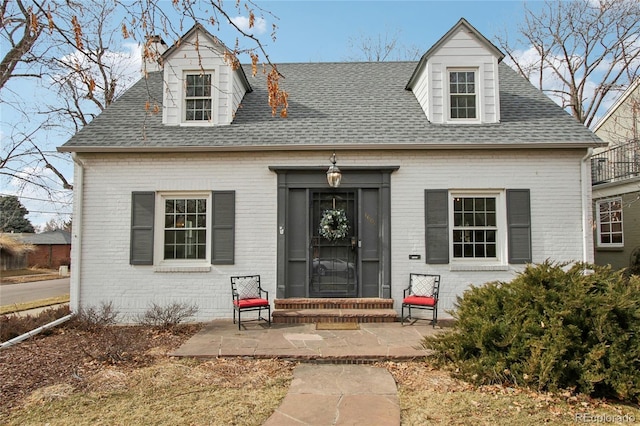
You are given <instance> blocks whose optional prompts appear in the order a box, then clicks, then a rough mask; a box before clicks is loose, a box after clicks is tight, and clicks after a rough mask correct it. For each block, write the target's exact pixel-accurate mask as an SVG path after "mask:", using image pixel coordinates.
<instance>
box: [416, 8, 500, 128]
mask: <svg viewBox="0 0 640 426" xmlns="http://www.w3.org/2000/svg"><path fill="white" fill-rule="evenodd" d="M503 58H504V54H503V53H502V52H501V51H500V50H499V49H498V48H497V47H495V46H494V45H493V44H492V43H491V42H490V41H489V40H487V39H486V38H485V37H484V36H483V35H482V34H480V33H479V32H478V31H477V30H476V29H475V28H474V27H473V26H471V24H469V22H467V21H466V20H465V19H464V18H462V19H460V20H459V21H458V23H457V24H456V25H454V26H453V28H451V29H450V30H449V31H448V32H447V33H446V34H445V35H444V36H443V37H442V38H441V39H440V40H438V42H437V43H436V44H434V45H433V46H432V47H431V48H430V49H429V50H428V51H427V53H425V54H424V55H423V56H422V58H420V61H419V62H418V66H417V67H416V69H415V70H414V72H413V74H412V75H411V78H410V79H409V83H407V86H406V89H407V90H411V91H413V93H414V94H415V96H416V98H417V99H418V102H419V103H420V105H421V106H422V109H423V110H424V112H425V114H426V116H427V119H428V120H429V121H430V122H432V123H438V124H485V123H499V122H500V90H499V85H498V63H499V62H500V61H502V59H503Z"/></svg>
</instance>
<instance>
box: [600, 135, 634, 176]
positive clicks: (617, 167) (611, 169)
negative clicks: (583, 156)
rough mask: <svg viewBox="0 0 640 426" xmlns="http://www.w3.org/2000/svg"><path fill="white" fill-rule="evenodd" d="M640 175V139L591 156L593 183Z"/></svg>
mask: <svg viewBox="0 0 640 426" xmlns="http://www.w3.org/2000/svg"><path fill="white" fill-rule="evenodd" d="M638 176H640V140H632V141H630V142H627V143H625V144H623V145H618V146H615V147H613V148H609V149H607V150H606V151H602V152H599V153H597V154H594V155H592V156H591V184H592V185H600V184H603V183H608V182H617V181H621V180H625V179H631V178H633V177H638Z"/></svg>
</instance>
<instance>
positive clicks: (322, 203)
mask: <svg viewBox="0 0 640 426" xmlns="http://www.w3.org/2000/svg"><path fill="white" fill-rule="evenodd" d="M356 194H357V192H356V191H355V190H340V191H311V192H310V196H311V203H310V209H309V212H310V218H309V219H310V226H311V229H310V230H309V235H310V236H311V239H310V240H311V244H310V247H309V263H308V264H309V266H310V268H311V270H310V273H309V277H310V280H309V296H310V297H357V296H358V259H357V254H358V238H357V236H358V229H357V226H358V220H357V218H358V215H357V211H356V210H357V206H358V203H357V200H356V198H357V197H356Z"/></svg>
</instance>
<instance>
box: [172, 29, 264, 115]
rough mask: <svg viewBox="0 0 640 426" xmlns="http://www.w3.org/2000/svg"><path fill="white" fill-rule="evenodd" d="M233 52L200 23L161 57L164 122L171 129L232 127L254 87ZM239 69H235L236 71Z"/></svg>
mask: <svg viewBox="0 0 640 426" xmlns="http://www.w3.org/2000/svg"><path fill="white" fill-rule="evenodd" d="M230 57H231V55H230V51H229V49H227V48H226V47H225V46H224V44H222V42H220V40H218V39H217V38H216V37H214V36H213V35H211V34H210V33H209V32H208V31H207V30H205V29H204V27H202V25H200V24H196V25H195V26H194V27H193V28H191V29H190V30H189V31H187V33H186V34H185V35H183V36H182V37H181V38H180V39H179V40H178V41H177V42H176V43H175V44H174V45H173V46H172V47H170V48H169V49H168V50H167V51H166V52H164V54H162V56H161V58H160V63H161V64H162V66H163V69H164V77H163V78H164V80H163V81H164V91H163V95H162V98H163V99H162V105H163V109H162V123H163V124H165V125H168V126H222V125H228V124H231V122H232V121H233V117H234V115H235V112H236V111H237V109H238V107H239V105H240V102H241V101H242V98H243V97H244V95H245V94H246V93H247V92H251V90H252V89H251V85H249V81H248V80H247V76H246V75H245V73H244V71H243V70H242V67H233V66H232V63H231V62H230V61H229V59H228V58H230ZM234 68H236V69H234Z"/></svg>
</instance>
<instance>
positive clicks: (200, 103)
mask: <svg viewBox="0 0 640 426" xmlns="http://www.w3.org/2000/svg"><path fill="white" fill-rule="evenodd" d="M185 81H186V84H185V109H184V111H185V117H184V119H185V121H188V122H197V121H211V117H212V105H213V102H212V96H211V93H212V90H211V73H208V74H186V76H185Z"/></svg>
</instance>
